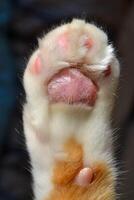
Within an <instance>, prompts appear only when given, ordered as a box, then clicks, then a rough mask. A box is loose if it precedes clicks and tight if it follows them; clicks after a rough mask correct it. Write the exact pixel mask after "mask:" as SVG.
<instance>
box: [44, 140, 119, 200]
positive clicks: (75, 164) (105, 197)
mask: <svg viewBox="0 0 134 200" xmlns="http://www.w3.org/2000/svg"><path fill="white" fill-rule="evenodd" d="M65 152H66V153H68V157H67V159H66V160H64V161H56V165H55V167H54V173H53V179H52V181H53V184H54V188H53V191H52V192H51V194H50V197H49V198H48V199H47V200H115V189H114V178H113V176H112V173H111V170H110V169H109V167H108V166H107V164H105V163H95V164H94V165H93V166H92V169H93V173H94V179H93V181H92V183H91V184H89V185H88V186H86V187H82V186H78V185H76V184H75V183H74V178H75V176H76V175H77V174H78V172H79V171H80V169H82V167H83V149H82V146H81V145H80V144H78V143H77V142H76V140H74V139H70V140H69V141H68V142H67V143H66V144H65ZM45 200H46V199H45Z"/></svg>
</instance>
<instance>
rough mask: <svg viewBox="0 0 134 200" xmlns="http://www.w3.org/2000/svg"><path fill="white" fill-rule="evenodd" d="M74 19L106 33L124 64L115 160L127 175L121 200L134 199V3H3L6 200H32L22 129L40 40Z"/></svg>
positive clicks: (0, 190) (0, 152)
mask: <svg viewBox="0 0 134 200" xmlns="http://www.w3.org/2000/svg"><path fill="white" fill-rule="evenodd" d="M74 17H79V18H84V19H86V20H87V21H89V22H94V23H95V24H97V25H99V26H101V27H103V29H104V30H105V31H106V32H107V33H108V35H109V38H110V41H112V43H113V44H114V46H115V48H116V53H117V55H118V57H119V59H120V62H121V68H122V70H121V78H120V84H119V98H117V101H116V106H115V111H114V114H113V126H114V127H118V130H117V131H116V132H117V133H116V134H118V135H119V137H118V139H117V141H116V142H115V156H116V158H117V161H118V163H119V168H120V169H121V170H122V171H123V173H121V175H120V177H119V185H118V187H117V191H118V192H119V193H120V194H121V195H120V197H119V198H120V199H124V200H126V199H127V200H133V199H134V157H133V152H134V123H133V122H134V64H133V58H134V1H133V0H73V1H69V0H0V200H30V199H32V190H31V174H30V170H29V169H30V164H29V157H28V154H27V152H26V147H25V140H24V136H23V127H22V119H21V118H22V105H23V102H24V99H25V98H24V96H25V95H24V91H23V86H22V77H23V71H24V69H25V66H26V62H27V60H28V57H29V55H30V54H31V52H32V51H33V49H34V48H35V47H36V45H37V38H38V37H40V36H42V34H43V33H44V32H47V31H48V30H49V29H50V27H53V26H55V25H58V24H60V23H61V22H65V21H70V20H71V19H72V18H74Z"/></svg>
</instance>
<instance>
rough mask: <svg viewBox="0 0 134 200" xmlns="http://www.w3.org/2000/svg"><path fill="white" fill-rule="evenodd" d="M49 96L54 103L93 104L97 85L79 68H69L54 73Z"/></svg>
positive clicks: (49, 87) (49, 85)
mask: <svg viewBox="0 0 134 200" xmlns="http://www.w3.org/2000/svg"><path fill="white" fill-rule="evenodd" d="M48 96H49V99H50V101H51V102H52V103H57V102H63V103H66V104H86V105H88V106H93V105H94V104H95V101H96V98H97V87H96V85H95V84H94V83H93V81H92V80H91V79H90V78H88V77H86V76H85V75H83V74H82V73H81V72H80V71H79V70H78V69H75V68H68V69H63V70H62V71H61V72H59V73H58V74H56V75H54V77H53V78H52V80H51V81H50V82H49V84H48Z"/></svg>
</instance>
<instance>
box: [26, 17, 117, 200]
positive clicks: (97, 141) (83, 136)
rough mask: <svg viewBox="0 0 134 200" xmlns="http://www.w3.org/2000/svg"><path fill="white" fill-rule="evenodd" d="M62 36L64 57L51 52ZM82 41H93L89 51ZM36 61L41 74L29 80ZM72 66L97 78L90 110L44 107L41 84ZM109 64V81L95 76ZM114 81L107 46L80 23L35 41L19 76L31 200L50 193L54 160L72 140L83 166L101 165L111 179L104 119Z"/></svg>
mask: <svg viewBox="0 0 134 200" xmlns="http://www.w3.org/2000/svg"><path fill="white" fill-rule="evenodd" d="M66 32H67V34H68V37H69V44H70V47H69V51H67V52H66V51H64V50H62V49H61V48H60V47H59V46H57V38H58V37H59V36H60V35H61V34H64V33H66ZM87 37H90V38H91V39H92V40H93V41H94V45H93V48H91V50H88V49H87V48H86V47H85V46H84V45H83V42H84V40H85V39H86V38H87ZM37 56H39V57H40V59H41V62H42V65H43V70H42V73H41V74H38V75H33V74H32V73H31V72H30V70H29V69H30V68H31V67H32V66H33V64H34V61H35V59H36V57H37ZM83 60H84V62H83ZM72 63H73V64H74V63H76V64H77V63H82V67H83V68H84V67H85V68H87V69H88V70H89V71H90V70H91V71H93V72H94V74H95V76H96V77H97V81H98V84H99V88H100V89H99V92H98V98H97V101H96V103H95V106H94V107H93V108H87V107H84V106H69V105H64V104H53V105H52V104H50V103H49V100H48V97H47V87H46V86H47V85H46V82H47V80H49V79H50V78H51V76H52V75H54V74H55V73H56V72H58V71H59V70H60V69H62V68H65V67H69V66H70V64H72ZM109 64H110V65H111V66H112V75H111V76H110V77H107V78H105V79H104V78H102V77H101V72H103V71H104V70H105V69H106V68H107V66H108V65H109ZM118 76H119V63H118V61H117V59H116V58H115V55H114V52H113V48H112V46H111V45H108V41H107V36H106V34H105V33H104V32H103V31H102V30H100V29H98V28H97V27H96V26H94V25H92V24H88V23H85V21H83V20H73V21H72V22H71V23H69V24H65V25H62V26H61V27H58V28H56V29H55V30H52V31H51V32H50V33H48V34H47V35H46V36H44V37H43V38H42V39H41V40H40V41H39V49H37V50H36V51H35V52H34V53H33V55H32V57H31V58H30V61H29V63H28V66H27V68H26V71H25V74H24V87H25V90H26V95H27V96H26V97H27V98H26V104H25V106H24V117H23V119H24V131H25V136H26V142H27V146H28V151H29V153H30V156H31V163H32V168H33V169H32V170H33V178H34V193H35V200H43V198H46V197H47V196H48V195H49V192H50V191H51V189H52V187H53V185H52V182H51V177H52V170H53V163H54V161H55V159H65V154H64V152H63V148H62V147H63V144H64V141H66V139H67V138H69V137H70V136H72V134H73V135H74V136H75V137H76V139H78V141H79V142H80V143H81V144H82V145H83V149H84V163H85V166H89V165H92V163H94V162H95V161H104V162H107V163H108V164H109V166H110V167H111V169H113V173H114V167H113V155H112V132H111V128H110V117H111V110H112V106H113V96H114V91H115V88H116V84H117V80H118Z"/></svg>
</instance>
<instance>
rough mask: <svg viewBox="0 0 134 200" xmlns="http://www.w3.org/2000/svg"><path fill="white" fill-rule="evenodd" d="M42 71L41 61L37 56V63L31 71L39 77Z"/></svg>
mask: <svg viewBox="0 0 134 200" xmlns="http://www.w3.org/2000/svg"><path fill="white" fill-rule="evenodd" d="M41 69H42V65H41V60H40V58H39V57H38V56H37V58H36V59H35V62H34V64H33V66H32V67H31V68H30V71H31V72H32V74H34V75H38V74H40V73H41Z"/></svg>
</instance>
